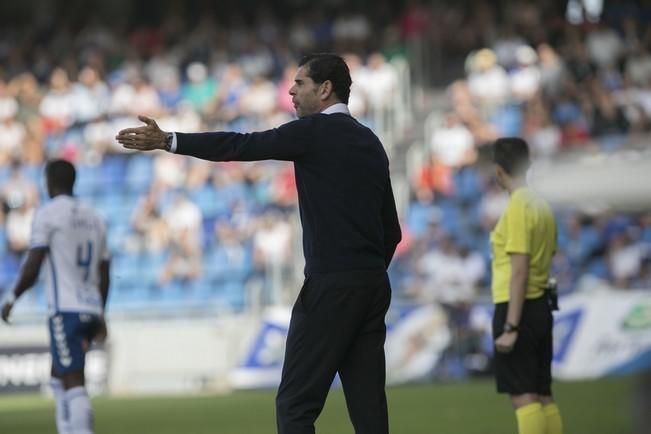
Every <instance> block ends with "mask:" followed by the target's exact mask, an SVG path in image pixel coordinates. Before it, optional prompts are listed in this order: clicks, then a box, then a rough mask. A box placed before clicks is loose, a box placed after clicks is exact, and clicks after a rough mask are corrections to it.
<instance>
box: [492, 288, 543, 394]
mask: <svg viewBox="0 0 651 434" xmlns="http://www.w3.org/2000/svg"><path fill="white" fill-rule="evenodd" d="M507 311H508V303H498V304H496V305H495V313H494V314H493V340H495V339H497V337H498V336H500V335H501V334H502V330H503V327H504V323H505V322H506V315H507ZM553 324H554V321H553V317H552V313H551V310H550V307H549V303H548V300H547V297H545V296H543V297H540V298H536V299H533V300H525V302H524V306H523V308H522V317H521V320H520V324H519V325H518V339H517V341H516V342H515V346H514V347H513V350H512V351H511V352H510V353H507V354H504V353H499V352H497V351H495V356H494V368H495V377H496V380H497V391H498V393H508V394H510V395H522V394H525V393H535V394H538V395H545V396H550V395H551V384H552V374H551V367H552V356H553V343H552V330H553Z"/></svg>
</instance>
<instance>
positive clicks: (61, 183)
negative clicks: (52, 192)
mask: <svg viewBox="0 0 651 434" xmlns="http://www.w3.org/2000/svg"><path fill="white" fill-rule="evenodd" d="M45 177H46V178H47V181H48V183H49V184H50V185H52V186H54V187H58V188H60V189H62V190H65V191H69V192H72V189H73V187H74V185H75V179H76V178H77V171H76V170H75V166H73V165H72V163H71V162H69V161H66V160H51V161H49V162H48V163H47V165H46V166H45Z"/></svg>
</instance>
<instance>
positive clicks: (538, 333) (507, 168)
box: [490, 137, 563, 434]
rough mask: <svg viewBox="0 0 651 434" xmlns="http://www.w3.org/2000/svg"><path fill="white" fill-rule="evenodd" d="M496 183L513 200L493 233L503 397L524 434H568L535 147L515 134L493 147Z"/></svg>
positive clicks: (549, 218)
mask: <svg viewBox="0 0 651 434" xmlns="http://www.w3.org/2000/svg"><path fill="white" fill-rule="evenodd" d="M493 162H494V163H495V172H496V178H497V182H498V183H499V184H500V186H501V187H502V188H504V189H505V190H507V191H508V192H509V195H510V199H509V203H508V206H507V208H506V211H505V212H504V214H503V215H502V216H501V217H500V219H499V221H498V222H497V225H496V226H495V229H494V230H493V232H492V233H491V235H490V240H491V246H492V272H493V281H492V295H493V302H494V303H495V313H494V316H493V338H494V339H495V350H496V351H495V375H496V379H497V391H498V393H507V394H509V395H510V397H511V402H512V404H513V408H514V409H515V415H516V419H517V422H518V433H519V434H561V433H562V432H563V429H562V423H561V416H560V413H559V410H558V407H557V406H556V404H555V403H554V400H553V398H552V392H551V382H552V376H551V361H552V352H553V349H552V328H553V318H552V313H551V301H550V299H549V297H548V294H547V293H546V287H547V282H548V279H549V270H550V266H551V261H552V256H553V255H554V252H555V250H556V222H555V220H554V215H553V214H552V211H551V209H550V207H549V205H548V204H547V203H546V202H545V201H544V200H542V199H541V198H540V197H538V196H537V195H535V194H534V193H533V192H532V191H531V190H529V189H528V188H527V186H526V176H525V175H526V172H527V169H528V168H529V164H530V160H529V147H528V146H527V143H526V142H525V141H524V140H522V139H520V138H515V137H507V138H500V139H498V140H497V141H496V142H495V144H494V154H493Z"/></svg>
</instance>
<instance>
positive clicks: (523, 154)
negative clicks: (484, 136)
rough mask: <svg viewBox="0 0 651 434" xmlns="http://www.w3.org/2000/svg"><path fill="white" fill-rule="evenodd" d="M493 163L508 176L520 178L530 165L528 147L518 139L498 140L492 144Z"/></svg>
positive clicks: (503, 138)
mask: <svg viewBox="0 0 651 434" xmlns="http://www.w3.org/2000/svg"><path fill="white" fill-rule="evenodd" d="M493 162H494V163H495V164H497V165H498V166H500V167H501V168H502V169H504V171H505V172H506V173H507V174H509V175H510V176H520V175H522V174H524V173H526V171H527V169H528V168H529V165H530V163H531V161H530V159H529V145H527V142H526V141H524V140H523V139H521V138H520V137H502V138H499V139H497V140H495V143H494V144H493Z"/></svg>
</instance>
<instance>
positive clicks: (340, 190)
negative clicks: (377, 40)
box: [116, 53, 401, 434]
mask: <svg viewBox="0 0 651 434" xmlns="http://www.w3.org/2000/svg"><path fill="white" fill-rule="evenodd" d="M351 83H352V82H351V78H350V72H349V70H348V66H347V65H346V63H345V62H344V60H343V59H342V58H341V57H339V56H337V55H334V54H327V53H326V54H313V55H309V56H307V57H305V58H303V59H302V60H301V62H300V65H299V68H298V71H297V73H296V77H295V80H294V86H292V88H291V89H290V90H289V93H290V95H291V96H292V101H293V103H294V107H295V108H296V113H297V115H298V117H299V119H298V120H295V121H292V122H289V123H287V124H284V125H281V126H280V127H278V128H275V129H272V130H267V131H262V132H256V133H250V134H239V133H233V132H210V133H196V134H182V133H166V132H165V131H162V130H160V128H158V125H156V122H155V121H154V120H153V119H149V118H146V117H140V119H141V120H142V121H143V122H145V124H146V125H145V126H142V127H138V128H128V129H125V130H122V131H120V132H119V133H118V135H117V137H116V139H117V140H118V142H120V143H122V144H123V145H124V147H126V148H128V149H136V150H141V151H149V150H153V149H165V150H167V151H169V152H175V153H177V154H182V155H190V156H194V157H198V158H202V159H205V160H212V161H254V160H268V159H274V160H286V161H292V162H293V163H294V168H295V176H296V186H297V190H298V203H299V209H300V215H301V222H302V225H303V252H304V255H305V282H304V284H303V287H302V289H301V291H300V293H299V295H298V298H297V299H296V303H295V304H294V308H293V310H292V318H291V322H290V325H289V332H288V335H287V345H286V353H285V361H284V365H283V373H282V380H281V384H280V388H279V390H278V395H277V398H276V419H277V425H278V432H279V433H280V434H313V433H314V422H315V420H316V418H317V417H318V416H319V413H320V412H321V409H322V408H323V405H324V403H325V400H326V396H327V394H328V390H329V389H330V385H331V384H332V381H333V379H334V377H335V374H336V373H339V376H340V378H341V382H342V385H343V389H344V394H345V396H346V404H347V405H348V412H349V414H350V418H351V421H352V423H353V426H354V428H355V432H356V434H387V433H388V432H389V429H388V417H387V403H386V396H385V392H384V386H385V359H384V340H385V336H386V327H385V322H384V317H385V314H386V312H387V309H388V307H389V301H390V299H391V288H390V286H389V279H388V277H387V273H386V269H387V267H388V266H389V263H390V262H391V258H392V257H393V253H394V252H395V248H396V245H397V244H398V242H399V241H400V236H401V235H400V226H399V225H398V218H397V213H396V206H395V202H394V198H393V192H392V189H391V182H390V179H389V160H388V158H387V155H386V153H385V151H384V148H383V147H382V144H381V143H380V140H379V139H378V138H377V136H376V135H375V134H374V133H373V132H372V131H371V130H370V129H368V128H366V127H365V126H363V125H362V124H360V123H359V122H357V121H356V120H355V119H354V118H353V117H352V116H351V115H350V112H349V111H348V106H347V103H348V96H349V94H350V85H351Z"/></svg>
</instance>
